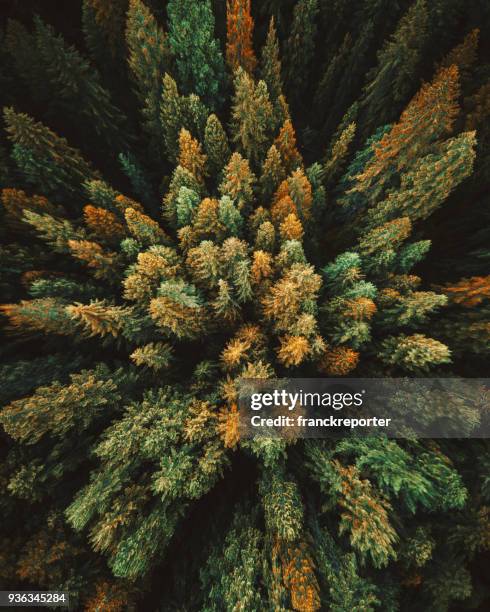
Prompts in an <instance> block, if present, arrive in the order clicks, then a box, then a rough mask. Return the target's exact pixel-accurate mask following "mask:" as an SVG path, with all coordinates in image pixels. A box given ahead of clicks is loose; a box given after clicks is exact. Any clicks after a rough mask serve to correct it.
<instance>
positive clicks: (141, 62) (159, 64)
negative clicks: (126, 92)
mask: <svg viewBox="0 0 490 612" xmlns="http://www.w3.org/2000/svg"><path fill="white" fill-rule="evenodd" d="M126 44H127V46H128V51H129V58H128V63H129V69H130V72H131V75H132V77H133V80H134V83H135V87H136V92H137V95H138V98H139V100H140V104H141V112H142V114H143V120H144V125H145V128H146V130H147V133H148V136H149V137H150V140H151V143H152V146H153V147H154V150H156V151H159V150H160V149H159V142H158V141H159V140H160V122H159V113H158V109H159V101H160V93H161V87H162V85H161V82H162V77H163V75H164V74H165V72H166V71H168V70H169V68H170V64H171V56H170V50H169V42H168V39H167V36H166V35H165V33H164V32H163V30H162V29H161V28H160V27H159V26H158V24H157V22H156V19H155V17H154V16H153V15H152V13H151V12H150V10H149V9H148V7H147V6H146V5H145V4H144V3H143V2H142V0H130V1H129V9H128V13H127V24H126Z"/></svg>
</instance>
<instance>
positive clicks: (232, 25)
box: [226, 0, 257, 74]
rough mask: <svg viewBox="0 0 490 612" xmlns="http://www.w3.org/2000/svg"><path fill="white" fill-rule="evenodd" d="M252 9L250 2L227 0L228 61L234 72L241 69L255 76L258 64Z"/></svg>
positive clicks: (246, 0)
mask: <svg viewBox="0 0 490 612" xmlns="http://www.w3.org/2000/svg"><path fill="white" fill-rule="evenodd" d="M250 7H251V4H250V0H227V3H226V33H227V42H226V61H227V62H228V66H229V67H230V69H231V71H232V72H235V70H236V69H237V68H238V67H241V68H243V70H245V71H246V72H248V73H250V74H253V71H254V69H255V66H256V64H257V59H256V57H255V53H254V49H253V41H252V37H253V26H254V22H253V18H252V15H251V14H250Z"/></svg>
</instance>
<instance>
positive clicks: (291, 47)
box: [285, 0, 319, 100]
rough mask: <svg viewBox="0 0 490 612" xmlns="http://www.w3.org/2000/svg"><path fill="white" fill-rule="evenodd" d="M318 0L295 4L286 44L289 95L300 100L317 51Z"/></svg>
mask: <svg viewBox="0 0 490 612" xmlns="http://www.w3.org/2000/svg"><path fill="white" fill-rule="evenodd" d="M318 11H319V7H318V0H299V2H298V3H297V4H296V5H295V6H294V12H293V22H292V25H291V31H290V34H289V37H288V39H287V42H286V45H285V51H286V54H285V67H286V82H287V87H288V92H289V96H290V97H292V98H293V99H294V100H299V92H300V91H302V90H304V88H305V85H306V83H307V81H308V75H309V70H310V65H311V60H312V59H313V55H314V52H315V43H316V40H315V39H316V34H317V16H318Z"/></svg>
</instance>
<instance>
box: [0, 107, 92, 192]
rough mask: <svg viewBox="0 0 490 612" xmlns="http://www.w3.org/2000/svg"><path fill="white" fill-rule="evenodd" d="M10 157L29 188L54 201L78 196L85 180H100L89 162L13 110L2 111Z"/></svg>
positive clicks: (26, 116) (54, 135) (63, 140)
mask: <svg viewBox="0 0 490 612" xmlns="http://www.w3.org/2000/svg"><path fill="white" fill-rule="evenodd" d="M3 114H4V119H5V123H6V125H7V133H8V137H9V139H10V141H11V143H12V145H13V149H12V157H13V159H14V161H15V163H16V164H17V167H18V168H19V170H20V171H21V173H22V174H23V176H24V180H25V181H26V183H27V184H28V185H34V186H35V187H37V188H39V189H40V190H41V191H43V192H44V193H45V194H46V195H48V196H52V197H53V199H54V200H55V201H56V200H59V199H60V196H61V197H63V196H64V197H68V198H75V200H79V198H80V197H81V195H80V191H81V185H82V183H83V182H84V181H86V180H90V179H92V180H93V179H97V178H99V174H98V173H97V172H96V171H95V170H93V169H92V166H91V164H90V163H89V162H87V161H85V160H84V159H83V157H82V156H81V154H80V153H79V152H78V151H77V150H76V149H74V148H72V147H70V146H69V145H68V143H67V141H66V140H65V139H64V138H62V137H60V136H58V135H57V134H55V133H54V132H52V131H51V130H50V129H49V128H48V127H46V126H45V125H43V124H42V123H39V122H36V121H34V120H33V119H32V118H31V117H29V116H28V115H26V114H24V113H17V112H15V110H14V109H13V108H6V109H4V113H3Z"/></svg>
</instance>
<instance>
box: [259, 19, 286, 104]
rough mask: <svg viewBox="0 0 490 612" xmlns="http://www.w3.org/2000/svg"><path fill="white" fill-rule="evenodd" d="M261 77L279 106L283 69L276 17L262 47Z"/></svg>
mask: <svg viewBox="0 0 490 612" xmlns="http://www.w3.org/2000/svg"><path fill="white" fill-rule="evenodd" d="M260 76H261V78H262V80H263V81H264V82H265V84H266V85H267V90H268V91H269V95H270V98H271V101H272V102H273V104H277V102H278V100H279V96H280V95H282V68H281V60H280V59H279V41H278V40H277V32H276V26H275V23H274V17H271V20H270V22H269V29H268V31H267V39H266V41H265V44H264V46H263V47H262V55H261V61H260Z"/></svg>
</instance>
